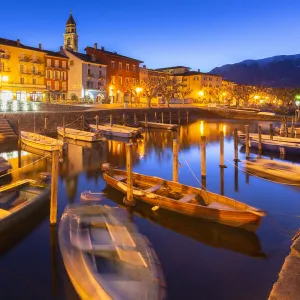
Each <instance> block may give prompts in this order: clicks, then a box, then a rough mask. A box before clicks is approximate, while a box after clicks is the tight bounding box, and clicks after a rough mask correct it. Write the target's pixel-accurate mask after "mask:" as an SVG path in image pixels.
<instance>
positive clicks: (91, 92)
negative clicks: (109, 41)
mask: <svg viewBox="0 0 300 300" xmlns="http://www.w3.org/2000/svg"><path fill="white" fill-rule="evenodd" d="M61 52H62V53H63V54H65V55H66V56H67V57H68V58H69V75H68V99H72V100H79V99H85V100H90V101H93V102H100V103H103V101H104V99H105V98H106V90H105V87H106V65H105V64H103V63H101V62H99V61H98V60H97V59H96V58H95V56H92V55H88V54H84V53H78V52H74V51H71V50H67V49H63V48H62V49H61Z"/></svg>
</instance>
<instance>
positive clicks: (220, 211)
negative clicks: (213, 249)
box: [103, 169, 265, 230]
mask: <svg viewBox="0 0 300 300" xmlns="http://www.w3.org/2000/svg"><path fill="white" fill-rule="evenodd" d="M103 178H104V180H105V181H106V183H107V184H108V185H110V186H112V187H113V188H115V189H117V190H119V191H121V192H123V193H126V192H127V183H126V180H127V173H126V171H122V170H117V169H114V170H112V171H108V172H106V173H105V174H103ZM133 182H134V187H133V195H134V197H135V198H136V199H138V200H140V201H144V202H147V203H149V204H151V205H153V206H156V208H159V207H162V208H164V209H167V210H171V211H175V212H177V213H180V214H184V215H188V216H192V217H198V218H203V219H205V220H208V221H212V222H217V223H221V224H225V225H229V226H234V227H243V228H245V229H247V230H255V229H256V228H257V226H258V225H259V224H260V221H261V218H262V217H263V216H265V212H264V211H262V210H260V209H257V208H255V207H252V206H249V205H247V204H245V203H242V202H238V201H235V200H233V199H231V198H228V197H225V196H221V195H218V194H214V193H212V192H209V191H206V190H202V189H199V188H195V187H191V186H187V185H183V184H181V183H177V182H173V181H168V180H165V179H162V178H158V177H152V176H146V175H142V174H138V173H133Z"/></svg>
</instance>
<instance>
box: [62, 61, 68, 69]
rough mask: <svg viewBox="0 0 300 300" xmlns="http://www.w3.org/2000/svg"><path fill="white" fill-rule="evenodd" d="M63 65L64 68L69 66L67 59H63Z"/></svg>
mask: <svg viewBox="0 0 300 300" xmlns="http://www.w3.org/2000/svg"><path fill="white" fill-rule="evenodd" d="M62 67H63V68H64V69H66V68H67V62H66V61H65V60H63V62H62Z"/></svg>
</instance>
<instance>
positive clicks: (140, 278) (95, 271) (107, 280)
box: [59, 204, 165, 300]
mask: <svg viewBox="0 0 300 300" xmlns="http://www.w3.org/2000/svg"><path fill="white" fill-rule="evenodd" d="M124 212H125V211H124V210H122V209H120V208H112V207H107V206H102V205H95V204H93V205H87V204H85V205H70V206H68V207H67V208H66V209H65V211H64V213H63V216H62V218H61V221H60V224H59V245H60V249H61V253H62V256H63V261H64V264H65V267H66V270H67V272H68V274H69V277H70V279H71V281H72V283H73V286H74V288H75V290H76V291H77V293H78V294H79V296H80V297H81V299H115V300H118V299H124V300H125V299H126V300H129V299H132V300H148V299H149V300H150V299H151V300H155V299H157V300H158V299H164V296H165V284H164V279H163V275H162V272H161V269H160V264H159V261H158V259H157V257H156V255H155V252H154V250H153V249H152V247H151V245H150V243H149V242H148V241H147V239H146V238H145V237H143V236H142V235H140V234H139V233H138V232H137V230H136V228H135V227H134V225H133V224H132V223H130V222H129V221H127V219H126V217H125V215H123V213H124Z"/></svg>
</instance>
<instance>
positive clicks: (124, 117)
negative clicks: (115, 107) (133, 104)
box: [122, 113, 126, 124]
mask: <svg viewBox="0 0 300 300" xmlns="http://www.w3.org/2000/svg"><path fill="white" fill-rule="evenodd" d="M122 119H123V124H125V121H126V115H125V114H124V113H123V116H122Z"/></svg>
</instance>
